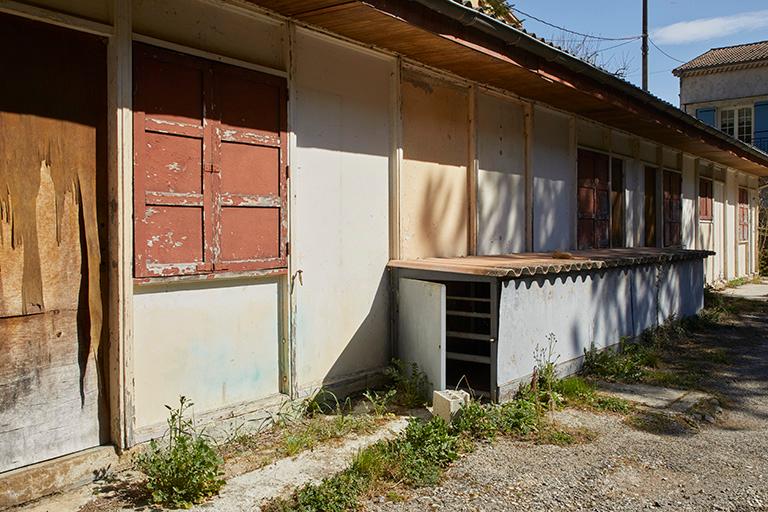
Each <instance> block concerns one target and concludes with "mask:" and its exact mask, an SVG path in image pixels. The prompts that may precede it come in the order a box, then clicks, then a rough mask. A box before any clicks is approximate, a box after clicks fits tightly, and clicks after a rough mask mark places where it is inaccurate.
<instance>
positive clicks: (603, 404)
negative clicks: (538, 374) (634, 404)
mask: <svg viewBox="0 0 768 512" xmlns="http://www.w3.org/2000/svg"><path fill="white" fill-rule="evenodd" d="M555 389H556V390H557V391H558V392H559V393H560V394H561V395H562V396H563V400H564V401H565V403H566V404H567V405H574V406H577V407H586V408H589V409H595V410H598V411H609V412H617V413H622V414H624V413H627V412H629V410H630V405H629V402H627V401H626V400H623V399H621V398H616V397H612V396H607V395H601V394H599V393H598V392H597V390H596V389H595V385H594V384H592V383H591V382H588V381H586V380H584V379H583V378H581V377H578V376H572V377H567V378H565V379H562V380H560V381H558V382H557V384H556V386H555Z"/></svg>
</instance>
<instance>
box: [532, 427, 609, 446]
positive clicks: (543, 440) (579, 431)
mask: <svg viewBox="0 0 768 512" xmlns="http://www.w3.org/2000/svg"><path fill="white" fill-rule="evenodd" d="M595 437H596V434H595V433H594V432H593V431H591V430H589V429H586V428H558V427H555V426H553V425H550V426H549V427H547V428H545V429H543V430H542V432H541V433H540V434H539V437H538V438H537V440H536V441H537V442H538V443H539V444H554V445H556V446H568V445H572V444H580V443H587V442H590V441H593V440H594V439H595Z"/></svg>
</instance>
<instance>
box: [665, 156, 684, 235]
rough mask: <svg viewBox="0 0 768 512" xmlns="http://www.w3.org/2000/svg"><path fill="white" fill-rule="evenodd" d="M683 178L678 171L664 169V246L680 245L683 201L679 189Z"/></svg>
mask: <svg viewBox="0 0 768 512" xmlns="http://www.w3.org/2000/svg"><path fill="white" fill-rule="evenodd" d="M682 182H683V178H682V176H681V175H680V173H677V172H673V171H664V187H663V195H664V197H663V200H664V204H663V207H664V247H670V246H675V245H680V243H681V237H680V234H681V229H680V227H681V220H682V216H683V203H682V200H681V195H680V191H681V189H682Z"/></svg>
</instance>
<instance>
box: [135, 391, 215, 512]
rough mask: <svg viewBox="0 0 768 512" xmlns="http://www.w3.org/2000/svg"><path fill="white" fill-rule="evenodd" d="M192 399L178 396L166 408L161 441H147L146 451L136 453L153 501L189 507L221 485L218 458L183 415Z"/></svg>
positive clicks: (137, 463)
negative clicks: (175, 402) (165, 429)
mask: <svg viewBox="0 0 768 512" xmlns="http://www.w3.org/2000/svg"><path fill="white" fill-rule="evenodd" d="M192 405H193V404H192V402H190V401H188V400H187V399H186V398H185V397H183V396H182V397H180V398H179V407H178V408H176V409H173V408H171V407H170V406H167V405H166V408H167V409H168V410H169V418H168V432H167V434H166V435H167V439H164V441H165V442H163V443H158V442H157V441H155V440H152V441H150V443H149V448H148V449H147V451H146V452H144V453H142V454H140V455H138V456H137V458H136V461H135V465H136V468H137V469H138V470H139V471H141V472H142V473H144V474H145V475H146V476H147V484H146V485H147V490H148V491H149V492H150V494H151V499H152V501H153V502H154V503H158V504H161V505H165V506H169V507H174V508H190V507H191V506H192V505H194V504H195V503H200V502H201V501H203V500H205V499H206V498H209V497H210V496H213V495H215V494H217V493H218V492H219V489H221V487H222V486H223V485H224V480H223V479H222V471H221V466H222V460H221V458H220V457H219V455H218V454H217V452H216V450H215V449H214V448H213V447H212V446H211V445H210V444H209V443H208V441H207V439H206V437H205V436H204V435H203V433H202V432H199V431H197V430H196V429H195V427H194V423H193V422H192V421H191V420H189V419H187V418H185V416H184V415H185V413H186V412H187V409H189V408H190V407H192Z"/></svg>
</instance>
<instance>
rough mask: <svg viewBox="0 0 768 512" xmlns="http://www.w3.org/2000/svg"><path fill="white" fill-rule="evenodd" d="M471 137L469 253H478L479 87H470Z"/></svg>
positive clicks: (469, 139)
mask: <svg viewBox="0 0 768 512" xmlns="http://www.w3.org/2000/svg"><path fill="white" fill-rule="evenodd" d="M468 100H469V137H468V145H469V148H468V155H469V165H468V167H467V187H468V197H469V201H468V208H469V211H468V219H467V220H468V225H469V233H468V235H469V236H468V237H467V245H468V247H467V254H477V231H478V218H477V173H478V160H477V119H476V117H477V87H476V86H475V85H471V86H470V87H469V99H468Z"/></svg>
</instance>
